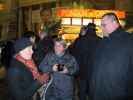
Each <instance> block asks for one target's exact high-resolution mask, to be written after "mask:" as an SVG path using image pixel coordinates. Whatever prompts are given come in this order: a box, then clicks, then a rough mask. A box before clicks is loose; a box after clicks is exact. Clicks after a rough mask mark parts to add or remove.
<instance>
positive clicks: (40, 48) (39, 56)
mask: <svg viewBox="0 0 133 100" xmlns="http://www.w3.org/2000/svg"><path fill="white" fill-rule="evenodd" d="M39 37H40V40H39V42H38V43H37V44H36V47H35V49H34V53H33V59H34V61H35V63H36V64H37V65H38V66H39V64H40V63H41V62H42V60H43V58H44V57H45V55H46V54H47V53H48V52H50V51H52V50H53V46H54V42H53V39H52V37H51V36H50V35H49V34H48V33H47V32H41V33H40V35H39Z"/></svg>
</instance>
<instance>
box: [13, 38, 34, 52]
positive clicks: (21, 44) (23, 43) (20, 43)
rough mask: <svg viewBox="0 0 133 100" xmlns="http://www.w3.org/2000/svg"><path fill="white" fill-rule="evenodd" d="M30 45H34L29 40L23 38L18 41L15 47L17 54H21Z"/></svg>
mask: <svg viewBox="0 0 133 100" xmlns="http://www.w3.org/2000/svg"><path fill="white" fill-rule="evenodd" d="M30 45H32V43H31V42H30V40H29V39H28V38H21V39H19V40H17V41H16V42H15V45H14V49H15V53H19V52H20V51H21V50H23V49H25V48H26V47H28V46H30Z"/></svg>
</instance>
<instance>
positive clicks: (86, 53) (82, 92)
mask: <svg viewBox="0 0 133 100" xmlns="http://www.w3.org/2000/svg"><path fill="white" fill-rule="evenodd" d="M99 41H100V38H99V37H98V36H97V35H96V25H95V24H94V23H88V25H87V26H86V27H82V28H81V31H80V34H79V38H77V39H76V40H75V42H74V44H73V48H71V49H70V50H71V53H72V55H74V57H75V58H76V60H77V62H78V64H79V78H80V79H79V98H80V100H88V99H87V98H88V96H89V81H90V76H91V72H92V67H93V66H92V61H93V57H94V55H95V51H96V48H97V45H98V43H99ZM81 48H82V49H81Z"/></svg>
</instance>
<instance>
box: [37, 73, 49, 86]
mask: <svg viewBox="0 0 133 100" xmlns="http://www.w3.org/2000/svg"><path fill="white" fill-rule="evenodd" d="M49 78H50V76H49V74H48V73H43V74H40V75H39V77H38V78H37V80H38V81H39V83H40V84H45V83H46V82H48V80H49Z"/></svg>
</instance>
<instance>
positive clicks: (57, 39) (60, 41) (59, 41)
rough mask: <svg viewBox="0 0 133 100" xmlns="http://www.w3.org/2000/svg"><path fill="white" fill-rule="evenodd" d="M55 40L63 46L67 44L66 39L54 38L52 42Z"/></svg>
mask: <svg viewBox="0 0 133 100" xmlns="http://www.w3.org/2000/svg"><path fill="white" fill-rule="evenodd" d="M56 42H58V43H60V44H61V45H63V47H64V48H66V46H67V44H66V41H65V40H63V39H62V38H56V39H54V43H56Z"/></svg>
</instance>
